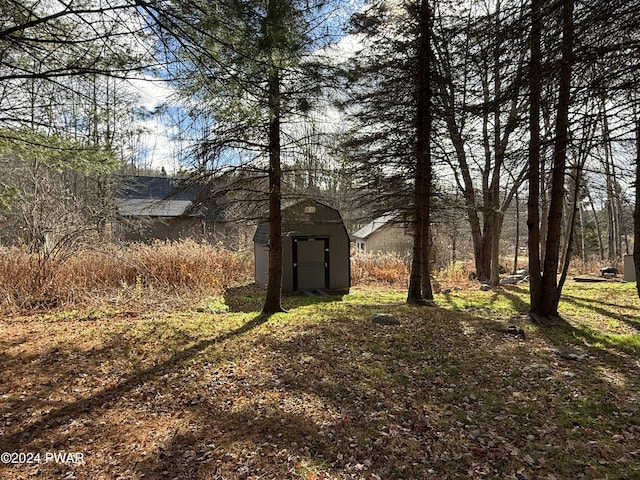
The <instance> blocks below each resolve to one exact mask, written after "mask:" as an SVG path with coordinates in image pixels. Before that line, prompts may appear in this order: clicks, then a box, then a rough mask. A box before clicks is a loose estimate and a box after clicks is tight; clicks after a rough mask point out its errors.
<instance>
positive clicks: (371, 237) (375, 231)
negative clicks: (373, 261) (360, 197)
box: [352, 214, 413, 256]
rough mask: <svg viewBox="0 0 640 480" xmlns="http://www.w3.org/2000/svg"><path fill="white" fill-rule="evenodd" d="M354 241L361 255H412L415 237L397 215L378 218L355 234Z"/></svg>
mask: <svg viewBox="0 0 640 480" xmlns="http://www.w3.org/2000/svg"><path fill="white" fill-rule="evenodd" d="M352 236H353V240H354V242H355V243H356V252H359V253H388V252H392V253H397V254H398V255H400V256H406V255H409V254H410V253H411V249H412V247H413V237H412V235H411V234H410V232H409V230H408V229H407V227H406V224H405V222H404V221H402V219H401V218H400V217H399V216H398V215H397V214H388V215H384V216H382V217H378V218H376V219H375V220H373V221H372V222H371V223H368V224H367V225H365V226H364V227H362V228H361V229H360V230H358V231H357V232H355V233H354V234H353V235H352Z"/></svg>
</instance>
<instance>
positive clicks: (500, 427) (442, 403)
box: [0, 291, 640, 480]
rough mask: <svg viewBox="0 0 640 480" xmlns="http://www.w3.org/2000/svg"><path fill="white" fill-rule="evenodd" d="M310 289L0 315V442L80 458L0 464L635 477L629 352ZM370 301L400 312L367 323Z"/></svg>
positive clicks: (107, 469)
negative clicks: (54, 314) (117, 312)
mask: <svg viewBox="0 0 640 480" xmlns="http://www.w3.org/2000/svg"><path fill="white" fill-rule="evenodd" d="M354 298H356V297H354ZM305 301H307V300H303V299H301V300H295V302H297V303H296V304H295V305H294V307H293V308H290V312H291V313H290V314H288V315H276V316H274V317H272V318H270V319H269V320H268V321H267V322H264V323H256V324H255V325H253V328H250V329H243V328H242V326H243V325H245V324H247V323H248V322H251V320H252V319H253V317H252V315H254V316H255V315H256V314H255V312H254V313H253V314H251V313H249V314H243V313H234V312H228V313H213V314H212V313H207V312H200V311H182V312H175V313H174V314H171V313H166V312H164V313H162V314H157V315H154V314H143V313H141V314H139V315H137V316H133V315H127V316H126V317H124V318H118V317H117V316H112V315H110V316H108V318H101V317H100V316H99V315H96V316H94V318H92V319H91V320H86V319H83V320H82V321H80V320H78V321H75V320H74V319H73V318H67V319H64V320H61V321H57V320H55V319H54V320H51V319H46V320H43V319H42V318H38V317H28V318H23V319H17V320H16V319H11V320H7V321H2V322H0V329H1V330H0V332H1V337H0V338H1V346H2V350H1V352H2V353H1V359H2V360H1V361H2V367H3V368H2V371H1V372H0V399H1V403H0V447H1V450H2V451H6V452H25V453H26V452H33V453H35V452H41V453H42V454H44V453H45V452H61V451H64V452H81V453H82V454H83V459H84V462H82V463H79V464H75V463H73V462H67V463H55V462H49V463H42V462H41V463H32V464H13V465H2V466H0V476H1V477H2V478H3V479H28V478H51V479H58V478H67V479H72V478H73V479H164V478H167V479H224V480H227V479H230V480H231V479H265V478H266V479H288V478H291V479H314V480H320V479H417V478H424V479H429V478H433V479H453V478H465V479H484V478H491V479H494V478H500V479H507V480H512V479H517V480H526V479H548V480H552V479H579V478H585V479H591V478H638V477H639V476H640V450H639V447H638V446H639V445H640V441H639V440H640V438H639V435H640V423H639V421H638V419H639V418H640V416H639V413H640V412H638V405H639V402H638V400H639V398H638V392H639V388H638V379H639V378H640V376H639V375H638V374H639V373H640V372H639V370H640V364H639V361H638V355H637V353H638V352H635V354H634V352H630V351H629V350H625V351H619V350H616V349H615V348H604V347H594V346H590V345H585V344H584V343H582V344H574V345H571V346H570V347H571V348H574V349H575V348H579V349H580V350H581V351H584V352H585V353H586V354H588V355H587V356H585V357H580V358H579V359H572V358H570V357H566V356H562V355H559V354H557V352H556V350H557V349H558V348H560V347H563V346H562V345H561V346H559V345H557V343H558V338H559V337H558V336H557V335H555V334H550V333H549V331H548V330H545V329H540V328H538V327H535V326H533V325H523V328H524V329H525V330H526V336H520V335H510V334H509V333H508V332H505V330H504V329H502V328H497V327H496V322H494V321H492V320H488V319H483V318H479V317H474V316H471V315H468V314H464V313H460V312H452V311H449V310H445V309H441V308H430V307H426V308H425V307H415V306H409V305H405V304H403V303H402V302H401V301H398V302H395V303H394V302H390V301H385V303H384V305H382V306H381V305H380V304H379V303H378V302H376V294H375V291H374V292H369V291H365V292H358V293H357V301H354V302H351V301H350V297H349V296H347V297H345V298H342V299H340V298H338V297H336V298H329V299H325V300H324V301H323V302H322V303H314V302H313V301H311V300H308V302H310V303H307V304H305V303H304V302H305ZM381 308H382V310H385V311H388V313H392V314H393V315H394V316H396V317H397V318H398V319H400V320H401V322H400V323H399V324H394V325H378V324H373V323H372V322H371V320H370V317H371V315H372V313H374V312H378V311H380V310H381ZM563 338H564V337H563ZM567 347H569V346H567Z"/></svg>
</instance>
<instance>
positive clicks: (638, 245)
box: [633, 113, 640, 297]
mask: <svg viewBox="0 0 640 480" xmlns="http://www.w3.org/2000/svg"><path fill="white" fill-rule="evenodd" d="M636 115H637V118H636V205H635V208H634V210H633V262H634V264H635V270H636V290H637V291H638V297H640V115H638V114H637V113H636Z"/></svg>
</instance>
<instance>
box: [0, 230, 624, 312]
mask: <svg viewBox="0 0 640 480" xmlns="http://www.w3.org/2000/svg"><path fill="white" fill-rule="evenodd" d="M502 260H503V262H502V264H503V265H506V266H507V269H509V270H510V269H511V267H512V263H513V262H512V261H511V262H509V261H508V259H507V258H503V259H502ZM409 263H410V261H409V259H408V258H405V257H400V256H398V255H396V254H392V253H386V254H360V253H358V254H355V255H353V257H352V259H351V274H352V285H354V286H366V285H382V286H390V287H395V288H400V289H402V288H406V286H407V282H408V279H409ZM519 265H520V268H526V259H522V258H521V259H519ZM603 265H604V263H602V262H590V263H588V264H586V265H585V264H583V263H582V262H581V261H575V262H573V263H572V266H571V273H572V274H586V273H598V272H599V269H600V268H601V267H602V266H603ZM615 266H618V267H620V265H615ZM620 270H621V269H620ZM473 271H474V266H473V262H470V261H459V262H455V263H452V264H450V265H448V266H446V267H444V268H442V269H439V270H437V271H436V272H434V276H435V281H436V283H435V285H438V286H439V287H440V288H456V287H460V288H474V287H475V286H476V284H475V282H470V280H469V277H470V274H471V272H473ZM252 278H253V258H252V255H251V254H250V253H249V252H230V251H228V250H224V249H222V248H219V247H217V246H213V245H207V244H200V243H196V242H194V241H183V242H178V243H162V242H157V243H154V244H152V245H144V244H134V245H130V246H127V247H124V246H118V245H112V244H105V245H101V246H94V247H92V248H88V249H85V250H82V251H79V252H77V253H76V254H75V255H71V256H67V257H65V259H64V260H59V259H49V260H44V259H42V258H41V257H38V256H36V255H33V254H31V253H29V252H28V251H27V250H25V249H20V248H4V249H0V313H3V314H7V313H24V312H27V311H33V310H50V309H58V310H59V309H73V308H78V309H104V308H108V307H109V306H115V308H118V309H121V308H122V307H123V306H124V305H126V306H127V307H130V308H131V309H135V310H137V309H140V308H143V309H144V308H147V307H148V306H153V307H154V308H157V307H158V306H160V307H162V306H163V305H164V306H167V307H171V308H176V307H180V306H182V305H184V304H186V303H194V302H198V301H199V300H201V299H203V298H207V297H212V296H218V295H221V294H222V293H223V292H224V291H225V290H226V289H228V288H232V287H234V286H237V285H240V284H246V283H247V282H250V281H251V279H252ZM436 291H438V287H436Z"/></svg>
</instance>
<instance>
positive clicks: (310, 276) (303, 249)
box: [293, 237, 329, 290]
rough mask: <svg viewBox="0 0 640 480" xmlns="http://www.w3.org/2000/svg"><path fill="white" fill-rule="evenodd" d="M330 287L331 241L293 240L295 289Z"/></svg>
mask: <svg viewBox="0 0 640 480" xmlns="http://www.w3.org/2000/svg"><path fill="white" fill-rule="evenodd" d="M328 287H329V239H328V238H306V237H294V238H293V289H294V290H315V289H318V288H328Z"/></svg>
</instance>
